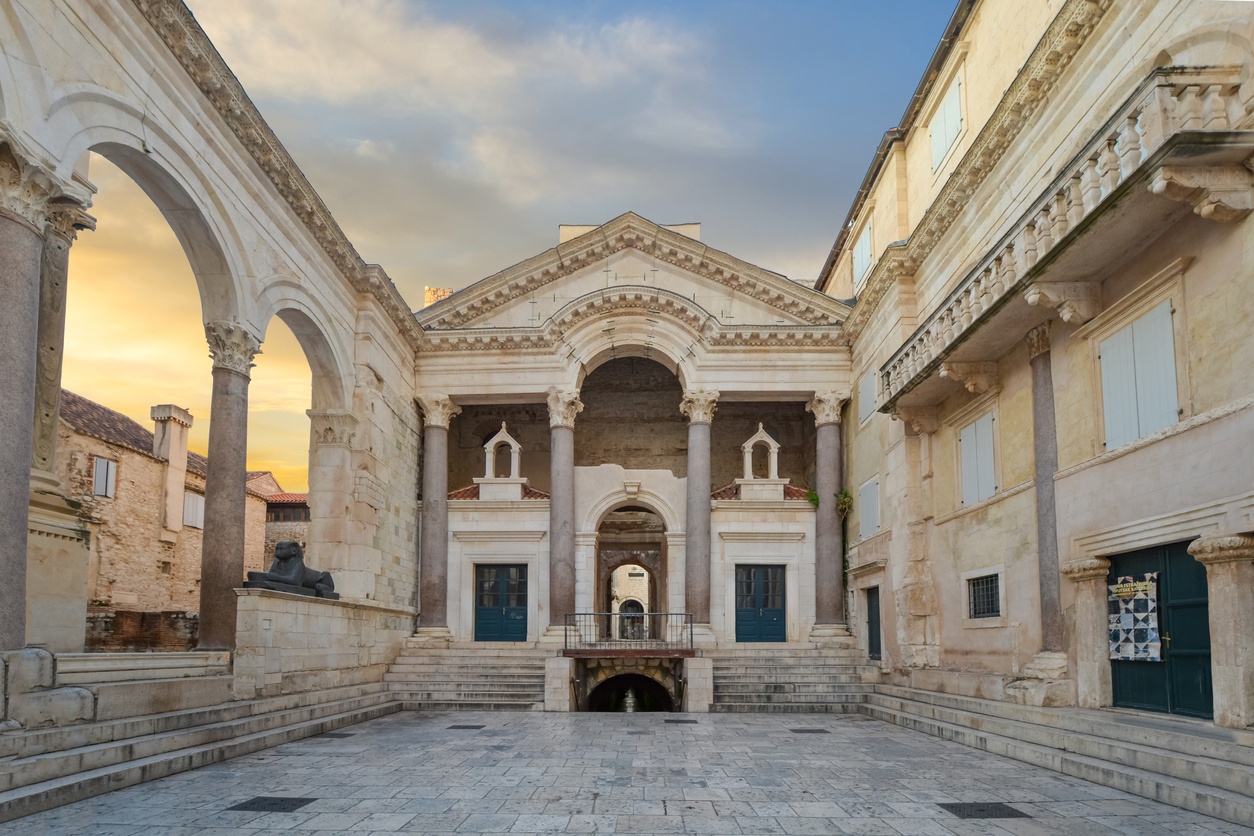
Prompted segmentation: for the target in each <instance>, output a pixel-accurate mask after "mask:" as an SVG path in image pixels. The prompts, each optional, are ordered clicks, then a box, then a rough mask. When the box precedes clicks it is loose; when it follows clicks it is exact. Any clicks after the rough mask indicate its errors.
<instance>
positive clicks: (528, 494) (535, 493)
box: [448, 482, 549, 499]
mask: <svg viewBox="0 0 1254 836" xmlns="http://www.w3.org/2000/svg"><path fill="white" fill-rule="evenodd" d="M448 498H449V499H478V498H479V486H478V485H467V486H466V487H464V488H458V489H457V490H455V491H449V495H448ZM548 498H549V495H548V494H547V493H545V492H544V491H542V490H540V489H539V488H533V487H531V483H530V482H524V483H523V499H548Z"/></svg>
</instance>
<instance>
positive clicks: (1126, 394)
mask: <svg viewBox="0 0 1254 836" xmlns="http://www.w3.org/2000/svg"><path fill="white" fill-rule="evenodd" d="M1171 314H1172V310H1171V300H1170V299H1168V300H1165V301H1163V302H1160V303H1159V304H1158V305H1156V306H1155V307H1154V308H1152V309H1150V311H1149V312H1148V313H1146V314H1145V315H1143V316H1142V317H1140V318H1139V319H1137V320H1135V321H1134V322H1132V323H1131V324H1129V325H1126V326H1124V327H1123V328H1121V329H1119V330H1118V331H1116V332H1115V333H1113V334H1111V335H1110V336H1109V337H1107V338H1106V339H1104V340H1102V341H1101V343H1100V345H1099V347H1098V352H1099V353H1098V357H1099V359H1100V361H1101V372H1102V414H1103V415H1104V416H1105V422H1106V449H1107V450H1113V449H1115V448H1116V447H1121V446H1123V445H1124V444H1127V443H1128V442H1130V441H1135V440H1137V439H1138V438H1142V437H1144V436H1147V435H1149V434H1151V433H1155V432H1158V431H1159V430H1161V429H1163V428H1164V427H1168V426H1170V425H1172V424H1174V423H1175V422H1176V421H1177V420H1179V406H1180V404H1179V402H1178V399H1177V395H1176V345H1175V335H1174V333H1173V330H1172V323H1171Z"/></svg>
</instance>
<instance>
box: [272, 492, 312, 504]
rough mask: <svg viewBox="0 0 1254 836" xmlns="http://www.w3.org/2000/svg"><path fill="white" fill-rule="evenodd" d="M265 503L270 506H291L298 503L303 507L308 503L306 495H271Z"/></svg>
mask: <svg viewBox="0 0 1254 836" xmlns="http://www.w3.org/2000/svg"><path fill="white" fill-rule="evenodd" d="M266 502H269V503H271V504H274V503H276V502H277V503H287V504H291V505H295V504H297V503H300V504H302V505H303V504H306V503H308V502H309V494H307V493H272V494H270V495H269V496H267V497H266Z"/></svg>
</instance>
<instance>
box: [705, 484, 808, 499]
mask: <svg viewBox="0 0 1254 836" xmlns="http://www.w3.org/2000/svg"><path fill="white" fill-rule="evenodd" d="M807 493H808V492H807V491H806V489H805V488H798V487H797V486H796V485H784V499H805V498H806V495H807ZM710 498H711V499H740V486H739V485H737V484H736V483H735V482H732V483H731V484H730V485H724V486H723V487H721V488H719V489H718V490H716V491H714V492H713V493H711V494H710Z"/></svg>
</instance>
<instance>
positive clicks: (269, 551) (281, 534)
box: [265, 520, 309, 568]
mask: <svg viewBox="0 0 1254 836" xmlns="http://www.w3.org/2000/svg"><path fill="white" fill-rule="evenodd" d="M308 536H309V523H308V521H305V520H301V521H299V522H268V523H266V550H265V562H266V568H269V566H270V563H271V562H272V561H273V560H274V547H275V545H276V544H278V543H281V542H283V541H284V540H291V541H293V542H296V543H300V547H301V548H302V549H304V548H305V546H306V542H307V539H308Z"/></svg>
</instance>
